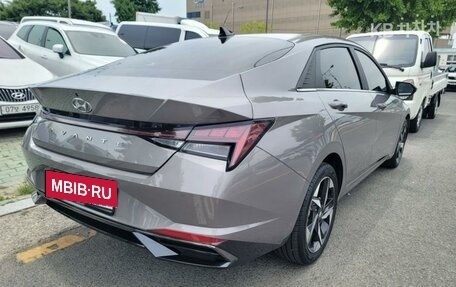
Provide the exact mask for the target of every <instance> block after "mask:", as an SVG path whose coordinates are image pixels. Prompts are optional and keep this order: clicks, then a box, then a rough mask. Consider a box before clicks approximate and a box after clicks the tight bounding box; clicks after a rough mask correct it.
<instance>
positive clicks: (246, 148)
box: [181, 120, 272, 169]
mask: <svg viewBox="0 0 456 287" xmlns="http://www.w3.org/2000/svg"><path fill="white" fill-rule="evenodd" d="M271 124H272V121H271V120H261V121H254V122H241V123H234V124H227V125H214V126H202V127H196V128H195V129H193V131H192V132H191V133H190V135H189V136H188V138H187V140H186V143H185V145H184V146H183V147H182V149H181V151H182V152H186V153H191V154H196V155H201V156H206V157H212V158H217V159H222V160H227V161H228V166H227V167H228V169H232V168H234V167H236V165H238V164H239V163H240V162H241V161H242V159H243V158H244V157H245V156H246V155H247V154H248V153H249V152H250V150H251V149H252V148H253V147H254V146H255V145H256V144H257V143H258V141H259V140H260V139H261V137H262V136H263V135H264V134H265V133H266V131H267V130H268V129H269V127H270V126H271Z"/></svg>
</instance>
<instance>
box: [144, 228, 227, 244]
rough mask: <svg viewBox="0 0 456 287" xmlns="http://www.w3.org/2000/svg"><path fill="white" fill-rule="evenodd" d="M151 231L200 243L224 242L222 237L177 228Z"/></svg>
mask: <svg viewBox="0 0 456 287" xmlns="http://www.w3.org/2000/svg"><path fill="white" fill-rule="evenodd" d="M152 232H153V233H155V234H157V235H162V236H166V237H169V238H174V239H180V240H185V241H190V242H196V243H202V244H210V245H217V244H220V243H222V242H224V241H225V240H224V239H220V238H215V237H209V236H206V235H199V234H194V233H188V232H182V231H177V230H171V229H154V230H152Z"/></svg>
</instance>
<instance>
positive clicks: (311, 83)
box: [23, 34, 415, 268]
mask: <svg viewBox="0 0 456 287" xmlns="http://www.w3.org/2000/svg"><path fill="white" fill-rule="evenodd" d="M33 92H34V93H35V95H36V97H37V99H38V100H39V102H40V103H41V105H42V106H43V108H42V111H41V112H40V114H39V115H38V116H37V117H36V119H35V120H34V123H33V124H32V125H31V126H30V128H29V129H28V131H27V133H26V135H25V139H24V144H23V151H24V153H25V156H26V159H27V163H28V167H29V168H28V177H29V179H30V181H31V182H32V184H33V185H34V186H35V187H36V190H37V192H36V193H35V194H34V196H33V198H34V200H35V202H36V203H47V204H48V205H49V206H50V207H52V208H53V209H55V210H57V211H59V212H61V213H62V214H64V215H66V216H68V217H70V218H72V219H74V220H76V221H78V222H81V223H82V224H85V225H87V226H89V227H91V228H94V229H96V230H99V231H101V232H104V233H107V234H110V235H112V236H115V237H117V238H120V239H124V240H127V241H129V242H132V243H134V244H137V245H139V246H143V247H146V248H147V249H148V250H149V251H150V252H151V253H152V254H153V255H154V256H155V257H157V258H160V259H165V260H171V261H176V262H181V263H187V264H193V265H198V266H207V267H219V268H220V267H228V266H232V265H235V264H239V263H243V262H246V261H249V260H252V259H254V258H256V257H258V256H261V255H263V254H265V253H268V252H270V251H273V250H277V253H278V254H279V255H280V256H281V257H283V258H285V259H287V260H289V261H291V262H294V263H297V264H309V263H312V262H314V261H315V260H316V259H318V257H319V256H320V255H321V253H322V252H323V250H324V248H325V246H326V244H327V243H328V239H329V237H330V234H331V230H332V227H333V224H334V219H335V216H336V209H337V201H338V199H339V198H340V197H342V196H343V195H345V194H346V193H347V192H348V191H350V189H352V188H353V187H354V186H355V185H357V184H358V183H359V182H360V181H362V180H363V179H364V178H365V177H366V176H368V175H369V174H370V173H371V172H373V171H374V170H375V169H376V168H378V167H379V166H381V165H383V166H386V167H390V168H395V167H397V166H398V165H399V163H400V160H401V157H402V153H403V150H404V144H405V142H406V139H407V131H408V123H409V110H408V108H407V107H406V106H405V105H404V103H403V102H402V100H401V99H400V98H401V97H409V96H412V95H413V93H414V92H415V87H414V86H413V85H411V84H409V83H401V82H398V83H397V84H396V87H395V88H393V87H391V86H390V83H389V81H388V79H387V78H386V76H385V74H384V72H383V71H382V69H381V68H380V66H379V65H378V64H377V62H376V61H375V60H374V59H373V57H372V56H371V55H370V54H369V53H368V52H366V51H365V50H364V49H363V48H362V47H361V46H359V45H357V44H355V43H352V42H349V41H345V40H341V39H335V38H325V37H316V36H305V35H289V34H284V35H282V34H280V35H249V36H220V37H218V38H217V37H213V38H206V39H197V40H192V41H186V42H183V43H179V44H172V45H169V46H166V47H162V48H158V49H155V50H153V51H151V52H148V53H144V54H139V55H136V56H133V57H129V58H126V59H123V60H120V61H117V62H114V63H112V64H109V65H107V66H104V67H101V68H98V69H95V70H91V71H89V72H86V73H82V74H79V75H75V76H71V77H66V78H63V79H58V80H56V81H53V82H50V83H46V84H43V85H41V86H38V87H36V88H34V89H33ZM90 196H91V198H89V197H90ZM95 199H96V200H95Z"/></svg>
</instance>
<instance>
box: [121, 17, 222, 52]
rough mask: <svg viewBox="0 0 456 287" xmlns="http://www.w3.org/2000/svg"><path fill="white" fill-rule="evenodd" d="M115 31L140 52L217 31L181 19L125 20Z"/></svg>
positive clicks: (208, 35)
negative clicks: (163, 20) (168, 20)
mask: <svg viewBox="0 0 456 287" xmlns="http://www.w3.org/2000/svg"><path fill="white" fill-rule="evenodd" d="M162 17H163V16H162ZM116 33H117V35H118V36H119V37H120V38H121V39H122V40H124V41H125V42H127V43H128V44H129V45H130V46H132V47H133V48H135V49H136V50H137V51H138V52H141V51H146V50H150V49H154V48H157V47H161V46H165V45H169V44H172V43H176V42H182V41H186V40H191V39H198V38H206V37H211V36H217V35H218V34H219V31H218V30H214V29H209V28H208V27H207V26H206V25H204V24H202V23H199V22H197V21H193V20H187V19H182V20H181V21H179V22H178V23H176V24H170V23H157V22H132V21H125V22H122V23H120V24H119V26H117V30H116Z"/></svg>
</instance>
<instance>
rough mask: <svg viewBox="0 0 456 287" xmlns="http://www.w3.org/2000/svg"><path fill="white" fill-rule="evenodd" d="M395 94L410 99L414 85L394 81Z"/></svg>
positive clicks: (414, 90)
mask: <svg viewBox="0 0 456 287" xmlns="http://www.w3.org/2000/svg"><path fill="white" fill-rule="evenodd" d="M395 92H396V95H397V96H398V97H399V98H400V99H402V100H412V99H413V95H414V94H415V92H416V87H415V86H414V85H412V84H410V83H407V82H396V88H395Z"/></svg>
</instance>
